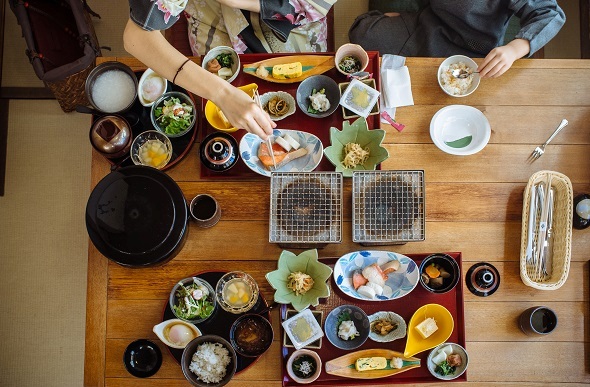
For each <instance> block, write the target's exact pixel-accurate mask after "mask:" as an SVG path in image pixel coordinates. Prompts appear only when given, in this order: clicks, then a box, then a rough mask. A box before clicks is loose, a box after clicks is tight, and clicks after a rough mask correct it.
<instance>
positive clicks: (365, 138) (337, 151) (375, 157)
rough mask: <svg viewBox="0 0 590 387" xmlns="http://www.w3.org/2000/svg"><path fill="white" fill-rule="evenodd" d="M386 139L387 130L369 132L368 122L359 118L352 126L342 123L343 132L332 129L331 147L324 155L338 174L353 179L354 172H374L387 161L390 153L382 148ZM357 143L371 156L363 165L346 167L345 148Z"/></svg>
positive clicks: (345, 122)
mask: <svg viewBox="0 0 590 387" xmlns="http://www.w3.org/2000/svg"><path fill="white" fill-rule="evenodd" d="M384 138H385V130H383V129H372V130H369V127H368V125H367V120H366V119H365V118H363V117H361V118H358V119H357V120H356V121H354V122H353V123H352V124H350V123H349V122H348V121H344V122H343V123H342V130H338V129H337V128H334V127H331V128H330V146H329V147H327V148H325V149H324V154H325V155H326V157H327V158H328V160H330V162H331V163H332V164H333V165H334V166H335V167H336V172H342V175H344V176H345V177H352V172H353V171H372V170H375V169H376V168H377V165H379V164H380V163H382V162H383V161H385V160H387V158H388V157H389V152H388V151H387V149H385V148H383V147H382V146H381V143H382V142H383V139H384ZM349 143H355V144H358V145H360V147H361V148H362V149H363V150H368V152H369V155H368V157H367V158H366V160H364V161H363V162H362V163H359V164H357V165H356V166H354V167H352V168H347V167H345V166H344V158H345V156H346V155H345V153H344V147H345V146H346V144H349Z"/></svg>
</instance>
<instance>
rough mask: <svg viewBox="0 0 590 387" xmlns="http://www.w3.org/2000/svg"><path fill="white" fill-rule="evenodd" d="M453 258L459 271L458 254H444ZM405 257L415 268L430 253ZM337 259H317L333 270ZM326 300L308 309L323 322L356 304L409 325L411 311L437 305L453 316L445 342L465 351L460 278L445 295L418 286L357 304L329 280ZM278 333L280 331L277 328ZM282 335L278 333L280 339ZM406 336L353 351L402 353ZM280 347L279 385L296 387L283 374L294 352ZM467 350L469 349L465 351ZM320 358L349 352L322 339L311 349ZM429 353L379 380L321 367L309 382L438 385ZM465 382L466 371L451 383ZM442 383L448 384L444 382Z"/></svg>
mask: <svg viewBox="0 0 590 387" xmlns="http://www.w3.org/2000/svg"><path fill="white" fill-rule="evenodd" d="M446 254H448V255H450V256H451V257H453V258H454V259H455V260H456V261H457V264H459V268H460V269H461V268H462V263H461V253H446ZM405 255H406V256H407V257H410V258H412V259H413V260H414V261H415V262H416V264H417V265H418V266H420V263H421V262H422V260H423V259H424V258H426V257H427V256H428V255H430V254H405ZM337 260H338V258H326V259H320V261H321V262H323V263H325V264H327V265H330V266H331V267H334V264H335V263H336V261H337ZM329 285H330V297H328V298H327V299H322V300H321V302H320V304H319V305H318V306H317V307H315V308H312V309H315V310H322V311H324V316H323V318H324V319H325V318H326V316H327V315H328V313H330V311H331V310H332V309H334V308H335V307H337V306H339V305H356V306H358V307H360V308H362V309H363V310H364V311H365V312H366V313H367V315H371V314H373V313H375V312H379V311H392V312H395V313H397V314H399V315H400V316H402V317H403V319H404V320H405V321H406V323H409V321H410V318H411V317H412V315H413V314H414V312H415V311H416V310H417V309H418V308H419V307H421V306H422V305H425V304H440V305H442V306H444V307H445V308H447V309H448V310H449V312H451V315H452V316H453V320H454V322H455V327H454V329H453V333H452V334H451V336H450V337H449V339H448V340H447V341H448V342H453V343H457V344H460V345H461V346H463V347H464V348H465V319H464V316H463V278H460V279H459V283H458V284H457V286H456V287H455V288H454V289H453V290H451V291H450V292H448V293H445V294H434V293H430V292H428V291H427V290H426V289H424V288H423V287H422V285H420V284H418V285H417V286H416V288H415V289H414V290H413V291H412V292H411V293H410V294H408V295H407V296H405V297H402V298H400V299H397V300H392V301H383V302H378V301H373V302H372V301H365V302H363V301H360V300H357V299H355V298H351V297H349V296H347V295H345V294H344V293H343V292H342V291H341V290H340V289H339V288H338V286H337V285H336V284H335V283H334V278H333V276H332V278H331V279H330V282H329ZM286 312H287V306H286V305H283V306H282V308H281V320H282V321H283V320H284V317H285V315H286ZM323 325H324V321H322V329H323V327H324V326H323ZM281 331H282V328H281ZM282 335H283V333H281V338H282V337H283V336H282ZM406 338H407V335H406V337H404V338H403V339H399V340H395V341H392V342H390V343H377V342H375V341H373V340H371V339H367V341H366V342H365V343H364V344H363V345H362V346H360V347H359V348H357V349H355V350H354V351H358V350H361V349H371V348H385V349H390V350H393V351H398V352H402V353H403V352H404V349H405V346H406ZM281 348H282V351H281V353H282V363H283V368H282V374H283V386H299V384H298V383H296V382H294V381H293V380H292V379H291V378H290V377H289V375H288V374H287V369H286V364H287V360H288V359H289V356H290V355H291V354H292V353H293V352H294V351H295V349H294V348H288V347H285V346H284V343H281ZM467 350H469V349H468V348H467ZM314 351H316V352H317V353H318V355H320V358H321V359H322V362H323V363H325V362H327V361H329V360H332V359H336V358H337V357H340V356H342V355H345V354H347V353H349V352H350V351H345V350H342V349H338V348H336V347H334V346H333V345H332V344H331V343H330V341H328V339H326V338H325V337H324V339H323V340H322V348H321V349H314ZM429 353H430V350H427V351H424V352H421V353H418V354H416V355H414V357H417V358H420V359H421V366H420V367H419V368H415V369H411V370H409V371H406V372H402V373H400V374H397V375H394V376H390V377H386V378H380V379H349V378H343V377H339V376H334V375H329V374H327V373H326V371H325V369H324V368H323V365H322V373H321V374H320V377H319V378H318V379H317V380H316V381H315V382H313V385H314V386H338V385H342V384H351V385H352V384H354V385H368V384H370V385H388V384H401V383H428V382H441V380H439V379H436V378H435V377H434V376H432V375H431V374H430V372H429V371H428V369H427V367H426V360H427V357H428V354H429ZM466 380H467V372H465V373H464V374H463V375H461V376H459V377H458V378H457V379H454V380H453V381H466ZM445 383H448V382H446V381H445Z"/></svg>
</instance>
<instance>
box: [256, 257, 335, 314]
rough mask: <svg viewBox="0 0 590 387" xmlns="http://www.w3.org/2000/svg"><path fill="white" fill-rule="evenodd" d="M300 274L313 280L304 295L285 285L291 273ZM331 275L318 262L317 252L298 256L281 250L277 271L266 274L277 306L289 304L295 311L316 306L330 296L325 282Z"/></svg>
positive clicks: (329, 270)
mask: <svg viewBox="0 0 590 387" xmlns="http://www.w3.org/2000/svg"><path fill="white" fill-rule="evenodd" d="M296 272H301V273H305V274H307V275H309V276H310V277H311V278H312V279H313V286H312V288H311V289H310V290H308V291H307V292H305V293H304V294H297V293H296V292H295V291H294V290H292V289H290V288H289V287H288V286H287V284H288V282H289V280H288V277H289V275H290V274H291V273H296ZM331 275H332V269H331V268H330V267H329V266H328V265H325V264H323V263H321V262H320V261H318V251H317V250H307V251H304V252H302V253H301V254H299V255H296V254H294V253H292V252H290V251H287V250H283V252H282V253H281V256H280V257H279V262H278V269H277V270H275V271H271V272H270V273H267V274H266V279H267V280H268V282H269V283H270V286H272V287H273V289H275V290H276V291H275V294H274V300H275V302H278V303H279V304H291V305H293V308H295V309H296V310H297V311H302V310H304V309H306V308H308V307H309V306H310V305H311V306H317V305H318V304H319V303H320V298H326V297H329V296H330V287H329V286H328V284H327V283H326V281H327V280H328V279H329V278H330V276H331Z"/></svg>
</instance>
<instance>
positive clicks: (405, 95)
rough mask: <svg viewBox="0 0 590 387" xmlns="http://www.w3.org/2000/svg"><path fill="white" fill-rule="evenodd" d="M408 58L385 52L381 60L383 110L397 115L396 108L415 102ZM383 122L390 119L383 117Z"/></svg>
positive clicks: (390, 114) (391, 114)
mask: <svg viewBox="0 0 590 387" xmlns="http://www.w3.org/2000/svg"><path fill="white" fill-rule="evenodd" d="M405 62H406V58H405V57H403V56H399V55H390V54H385V55H383V58H382V60H381V89H382V91H383V98H382V99H381V111H382V112H383V111H385V112H387V113H388V114H389V116H390V117H392V118H394V117H395V109H396V107H399V106H411V105H413V104H414V97H413V96H412V83H411V80H410V72H409V71H408V67H407V66H405ZM381 122H384V123H388V121H387V120H386V119H385V118H383V117H381Z"/></svg>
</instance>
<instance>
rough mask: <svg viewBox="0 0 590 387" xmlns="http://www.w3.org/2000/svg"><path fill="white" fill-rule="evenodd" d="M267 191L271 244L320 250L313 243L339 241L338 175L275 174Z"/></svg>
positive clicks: (340, 182)
mask: <svg viewBox="0 0 590 387" xmlns="http://www.w3.org/2000/svg"><path fill="white" fill-rule="evenodd" d="M270 190H271V192H270V230H269V241H270V242H273V243H280V244H283V245H284V244H285V243H288V244H290V245H291V244H294V245H299V244H301V245H302V246H301V247H309V246H312V245H313V246H316V247H320V246H318V245H315V244H319V245H325V244H326V243H340V242H341V241H342V174H341V173H338V172H310V173H286V172H275V173H273V174H272V175H271V182H270ZM303 245H304V246H303Z"/></svg>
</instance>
